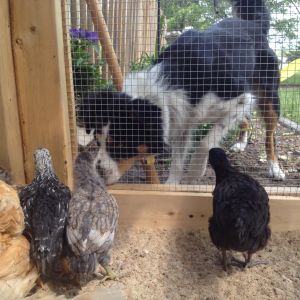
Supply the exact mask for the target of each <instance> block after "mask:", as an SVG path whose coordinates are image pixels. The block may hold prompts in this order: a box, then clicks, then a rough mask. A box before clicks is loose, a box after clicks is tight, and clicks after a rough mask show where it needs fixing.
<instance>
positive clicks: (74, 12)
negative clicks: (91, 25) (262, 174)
mask: <svg viewBox="0 0 300 300" xmlns="http://www.w3.org/2000/svg"><path fill="white" fill-rule="evenodd" d="M70 1H71V3H70V6H71V24H72V27H73V28H77V27H78V26H79V18H78V12H79V5H78V0H70Z"/></svg>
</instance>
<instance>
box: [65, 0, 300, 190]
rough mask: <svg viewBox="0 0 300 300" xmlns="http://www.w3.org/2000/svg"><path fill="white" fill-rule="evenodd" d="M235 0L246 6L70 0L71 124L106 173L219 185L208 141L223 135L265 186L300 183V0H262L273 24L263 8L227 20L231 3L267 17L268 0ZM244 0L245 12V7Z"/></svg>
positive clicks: (224, 143) (221, 141)
mask: <svg viewBox="0 0 300 300" xmlns="http://www.w3.org/2000/svg"><path fill="white" fill-rule="evenodd" d="M91 3H92V4H95V5H94V6H93V5H91ZM235 3H238V5H240V7H239V6H238V7H236V9H232V3H230V1H225V0H224V1H219V3H217V2H214V1H203V2H202V1H197V0H196V1H194V0H189V1H180V0H176V1H169V0H160V1H159V0H142V1H133V0H124V1H117V0H107V1H104V0H102V1H99V0H98V1H96V0H95V1H85V0H81V1H78V0H68V1H67V11H66V18H67V20H65V21H66V24H67V27H68V28H67V31H68V39H69V44H70V52H71V53H70V57H71V61H72V77H73V88H74V94H75V102H76V111H77V119H78V120H77V133H75V131H74V133H73V134H77V141H78V147H79V150H80V149H82V148H83V147H98V148H99V149H100V150H99V151H102V153H103V154H102V159H101V161H100V162H99V163H98V169H99V172H100V173H101V175H102V176H103V177H104V178H105V179H106V181H107V183H109V184H111V183H123V184H124V183H125V184H129V183H130V184H144V183H152V185H151V186H147V187H146V186H145V185H142V186H141V188H142V189H146V188H147V189H152V190H158V189H164V190H174V189H175V190H191V191H211V189H212V186H213V185H214V183H215V177H214V173H213V171H212V169H211V168H210V166H209V165H208V167H207V168H205V166H206V159H207V153H208V151H207V150H208V148H209V147H214V146H218V145H219V146H220V147H222V148H224V149H225V150H226V152H227V153H228V156H229V158H230V160H231V162H232V164H233V166H235V167H237V168H238V169H239V170H242V171H244V172H246V173H248V174H250V175H251V176H253V177H254V178H256V179H258V180H259V182H260V183H262V184H263V185H264V186H266V187H268V190H269V191H272V192H273V193H277V194H285V195H288V194H289V195H291V194H299V187H298V185H299V178H300V175H299V171H300V147H299V145H300V142H299V138H298V135H299V131H300V125H298V124H299V123H300V93H299V89H300V43H299V38H298V36H299V33H300V26H299V21H300V20H299V11H298V8H297V7H298V4H297V3H296V2H291V3H290V2H288V1H281V2H280V3H279V2H277V1H268V2H266V6H267V8H268V10H269V11H270V15H269V16H270V29H269V30H268V29H267V27H268V25H265V24H264V23H263V22H265V21H266V20H265V19H264V20H263V21H261V23H259V22H258V23H259V26H258V27H259V29H258V31H255V30H256V29H253V25H252V23H251V20H250V22H248V23H247V21H246V22H244V23H239V22H231V23H226V22H227V21H225V23H222V22H224V20H227V19H228V18H231V17H232V15H234V16H235V17H237V18H238V19H243V18H244V19H251V18H253V16H255V18H256V17H257V16H258V17H257V18H258V19H259V18H261V17H262V18H267V17H268V14H265V15H264V14H263V16H261V15H259V13H261V12H263V13H264V7H262V8H261V7H260V6H261V5H262V3H263V2H262V1H259V0H255V1H254V0H253V1H251V0H248V1H235ZM246 4H247V5H248V8H247V13H249V14H248V15H247V14H246V16H245V14H243V11H242V8H241V7H242V6H243V5H244V6H245V5H246ZM254 4H255V5H254ZM95 7H96V9H97V10H98V11H99V12H101V14H102V15H101V14H100V15H98V18H101V17H102V16H103V19H104V21H105V26H106V30H107V32H108V33H109V37H110V40H105V38H104V37H103V32H101V31H100V32H97V29H98V30H99V27H98V26H97V23H96V22H100V21H101V20H100V19H98V20H97V19H95V18H92V15H93V11H91V10H92V9H95ZM239 9H241V10H240V11H239ZM253 9H254V13H253ZM257 12H258V15H255V13H257ZM249 16H250V17H249ZM218 22H221V23H220V24H221V25H217V26H216V25H214V26H215V27H211V26H213V24H215V23H218ZM256 26H257V25H256ZM264 26H265V28H266V31H264ZM191 29H192V30H191ZM194 30H197V31H200V32H201V33H198V32H196V31H194ZM267 41H268V43H269V46H268V45H266V43H267ZM107 43H111V45H112V48H113V50H114V52H115V54H116V58H117V62H118V64H119V66H120V70H121V72H122V74H123V87H122V93H118V92H117V88H118V87H117V86H116V80H115V78H114V76H112V67H111V65H112V61H111V60H110V59H109V58H108V56H107V52H106V51H105V50H107V49H104V48H105V47H107ZM270 49H272V50H270ZM272 51H274V53H273V52H272ZM249 57H250V58H249ZM276 60H278V69H279V70H280V72H281V73H280V79H278V78H277V77H276V76H277V75H278V74H277V71H276V70H277V63H276ZM257 69H259V70H257ZM249 72H250V73H251V72H252V73H251V74H252V75H249ZM253 72H256V73H255V75H253ZM228 74H230V75H228ZM251 76H252V77H251ZM233 77H234V79H233ZM236 78H237V80H238V87H237V86H236V82H235V81H234V80H235V79H236ZM249 78H250V79H249ZM277 79H278V80H280V84H279V87H278V88H277V82H276V81H277ZM249 80H250V83H249ZM249 85H251V88H249ZM277 90H278V95H279V98H280V118H279V119H278V118H277V112H278V111H279V104H278V103H277V102H276V101H277V100H276V99H277V98H276V94H277ZM243 92H246V94H243ZM250 92H251V93H250ZM216 94H217V96H218V97H216V96H215V95H216ZM241 95H242V96H241ZM274 95H275V96H274ZM224 99H225V100H224ZM232 99H233V100H232ZM257 107H258V108H257ZM247 124H248V125H247ZM247 126H248V130H247V131H246V130H245V129H246V127H247ZM276 126H277V127H276ZM275 127H276V128H275ZM273 131H274V139H273V137H272V134H271V133H272V132H273ZM268 137H269V138H268ZM273 141H274V143H273ZM246 144H247V146H246ZM273 145H274V147H275V149H276V150H275V153H276V155H277V158H276V157H274V155H273V152H272V151H273V150H272V147H273ZM244 148H245V149H244ZM274 177H275V178H274ZM283 179H284V180H283ZM159 183H161V184H164V185H163V187H162V186H159V185H158V184H159ZM134 188H139V186H138V185H135V186H134Z"/></svg>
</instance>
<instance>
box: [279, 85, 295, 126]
mask: <svg viewBox="0 0 300 300" xmlns="http://www.w3.org/2000/svg"><path fill="white" fill-rule="evenodd" d="M280 105H281V109H280V110H281V115H282V116H284V117H286V118H288V119H290V120H292V121H294V122H296V123H297V124H300V90H299V89H295V88H281V89H280Z"/></svg>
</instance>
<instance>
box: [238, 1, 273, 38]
mask: <svg viewBox="0 0 300 300" xmlns="http://www.w3.org/2000/svg"><path fill="white" fill-rule="evenodd" d="M232 3H233V9H234V12H235V15H236V16H237V17H238V18H240V19H242V20H247V21H255V22H256V24H257V25H258V26H259V27H261V30H262V33H264V34H268V32H269V29H270V13H269V10H268V8H267V6H266V3H265V0H232Z"/></svg>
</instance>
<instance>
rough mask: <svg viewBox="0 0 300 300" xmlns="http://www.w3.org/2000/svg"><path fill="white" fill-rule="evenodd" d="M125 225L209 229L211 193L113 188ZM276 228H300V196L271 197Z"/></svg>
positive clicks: (276, 230) (273, 229)
mask: <svg viewBox="0 0 300 300" xmlns="http://www.w3.org/2000/svg"><path fill="white" fill-rule="evenodd" d="M110 192H111V193H112V194H113V195H114V196H115V197H116V199H117V201H118V204H119V210H120V221H119V224H120V226H121V227H123V226H124V227H135V228H143V229H147V228H153V229H156V228H157V229H158V228H159V229H173V228H177V229H178V228H180V229H187V230H199V229H201V230H207V226H208V218H209V217H210V216H211V215H212V196H211V194H209V193H188V192H154V191H152V192H151V191H148V192H146V191H127V190H110ZM270 209H271V229H272V231H273V232H281V231H288V230H300V198H299V197H298V198H294V197H282V196H281V197H279V196H278V197H274V196H273V197H270Z"/></svg>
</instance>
